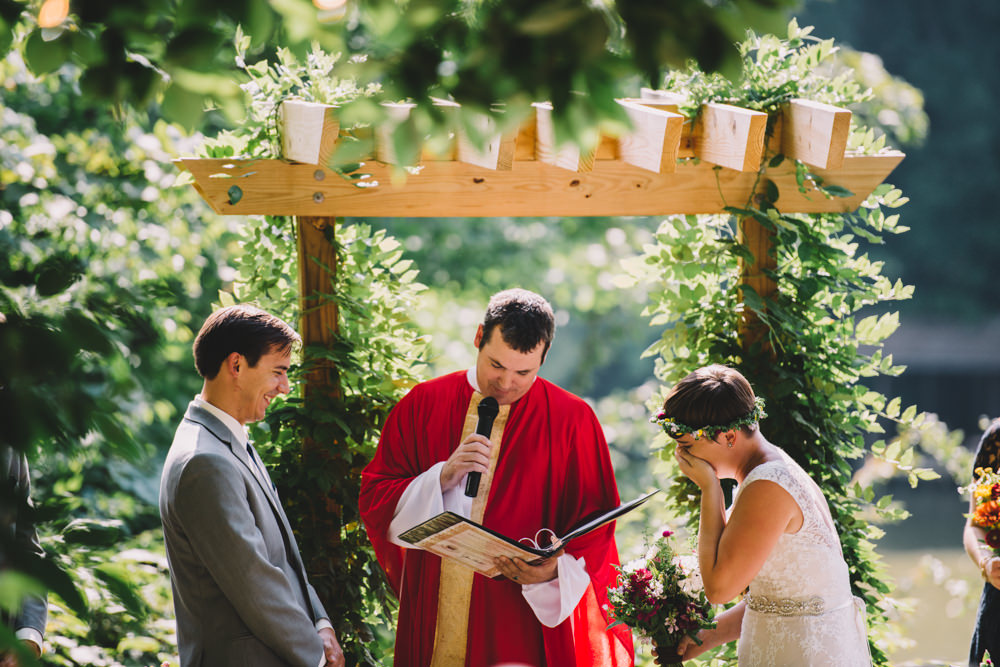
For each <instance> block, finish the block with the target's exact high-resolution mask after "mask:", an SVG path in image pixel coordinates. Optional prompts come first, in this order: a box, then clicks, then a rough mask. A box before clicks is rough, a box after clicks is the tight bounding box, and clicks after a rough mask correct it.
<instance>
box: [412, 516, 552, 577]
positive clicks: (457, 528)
mask: <svg viewBox="0 0 1000 667" xmlns="http://www.w3.org/2000/svg"><path fill="white" fill-rule="evenodd" d="M446 517H448V518H446ZM450 517H454V519H451V518H450ZM450 517H449V515H447V514H443V515H439V516H438V517H435V519H432V520H431V521H430V522H426V523H423V524H421V525H420V526H417V528H415V529H414V530H411V531H407V532H406V533H404V534H402V535H400V538H401V539H403V540H405V541H407V542H410V543H411V544H414V545H415V546H418V547H420V548H421V549H426V550H427V551H430V552H431V553H433V554H437V555H438V556H441V557H442V558H451V559H454V560H457V561H458V562H460V563H462V564H463V565H466V566H467V567H470V568H472V569H473V570H475V571H476V572H479V573H481V574H483V575H485V576H487V577H490V578H493V577H497V576H499V575H500V570H499V569H498V568H497V567H496V565H494V564H493V559H495V558H496V557H497V556H506V557H507V558H520V559H522V560H524V561H525V562H528V563H531V564H535V563H538V562H540V561H541V560H543V559H541V558H539V557H538V556H537V555H536V554H533V553H532V552H530V551H528V550H527V549H522V548H520V547H518V546H517V545H515V544H512V543H511V542H509V541H507V540H505V539H503V538H500V537H497V536H495V535H492V534H491V533H489V532H487V531H485V530H483V529H481V528H479V527H478V526H476V525H475V524H473V523H470V522H468V521H465V520H463V519H462V518H461V517H458V516H456V515H450ZM432 522H433V523H435V524H436V525H433V526H429V525H428V523H432ZM449 524H450V525H449ZM421 532H422V533H424V534H425V535H426V536H421V535H420V533H421ZM414 533H416V534H414ZM414 540H416V541H414Z"/></svg>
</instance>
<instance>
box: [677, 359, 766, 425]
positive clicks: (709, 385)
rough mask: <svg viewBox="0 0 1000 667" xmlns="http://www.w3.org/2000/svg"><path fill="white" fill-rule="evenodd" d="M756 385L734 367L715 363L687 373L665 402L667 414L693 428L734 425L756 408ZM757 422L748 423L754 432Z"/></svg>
mask: <svg viewBox="0 0 1000 667" xmlns="http://www.w3.org/2000/svg"><path fill="white" fill-rule="evenodd" d="M754 399H755V396H754V393H753V388H752V387H751V386H750V383H749V382H747V379H746V378H745V377H743V375H742V374H741V373H740V372H739V371H737V370H736V369H734V368H730V367H729V366H723V365H722V364H713V365H711V366H704V367H702V368H699V369H698V370H696V371H693V372H691V373H689V374H688V375H687V377H685V378H684V379H683V380H681V381H680V382H678V383H677V384H676V385H674V388H673V389H671V390H670V393H668V394H667V398H666V400H664V401H663V412H664V413H665V414H664V416H665V417H670V418H672V419H674V420H675V421H678V422H680V423H681V424H684V425H685V426H689V427H691V428H701V427H703V426H719V425H722V424H731V423H732V422H734V421H736V420H737V419H740V418H741V417H745V416H747V415H748V414H750V413H751V412H752V411H753V409H754V407H755V406H754ZM755 428H756V425H751V426H744V427H743V432H744V433H746V434H747V435H749V434H751V433H753V430H754V429H755Z"/></svg>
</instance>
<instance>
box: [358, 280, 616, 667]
mask: <svg viewBox="0 0 1000 667" xmlns="http://www.w3.org/2000/svg"><path fill="white" fill-rule="evenodd" d="M554 332H555V319H554V316H553V312H552V308H551V306H550V305H549V304H548V302H547V301H545V299H543V298H542V297H540V296H538V295H537V294H534V293H532V292H529V291H527V290H521V289H514V290H506V291H504V292H500V293H498V294H496V295H494V296H493V298H492V299H491V300H490V304H489V306H488V308H487V312H486V316H485V318H484V321H483V324H481V325H480V326H479V327H478V329H477V331H476V335H475V340H474V344H475V346H476V347H477V348H478V350H479V352H478V355H477V359H476V365H475V367H474V368H472V369H469V370H468V371H461V372H457V373H452V374H449V375H445V376H442V377H439V378H436V379H434V380H430V381H428V382H424V383H421V384H419V385H417V386H416V387H414V388H413V389H412V390H411V391H410V392H409V393H408V394H407V395H406V396H405V397H404V398H403V399H402V400H401V401H400V402H399V404H398V405H397V406H396V407H395V408H394V409H393V410H392V412H391V413H390V415H389V418H388V420H387V421H386V424H385V427H384V428H383V430H382V437H381V440H380V442H379V446H378V450H377V452H376V454H375V457H374V458H373V460H372V461H371V463H370V464H369V465H368V466H367V467H366V468H365V470H364V472H363V474H362V481H361V513H362V518H363V520H364V522H365V526H366V528H367V530H368V535H369V538H370V539H371V541H372V544H373V545H374V547H375V550H376V553H377V555H378V558H379V562H380V563H381V564H382V567H383V568H384V570H385V572H386V574H387V575H388V577H389V580H390V581H391V583H392V586H393V588H394V589H395V591H396V593H397V595H398V596H399V619H398V628H397V634H396V646H395V663H394V664H395V665H396V667H427V666H428V665H429V666H431V667H465V666H467V667H493V666H494V665H498V664H501V663H518V664H521V665H530V666H532V667H544V666H549V667H573V666H576V665H578V666H583V665H601V666H610V667H621V666H630V665H632V664H633V649H632V637H631V633H630V632H629V631H628V629H627V628H626V627H625V626H617V627H615V628H612V629H611V630H608V629H607V626H608V625H609V623H610V622H611V620H610V619H609V617H608V614H607V612H606V611H605V609H604V607H605V605H606V603H607V588H608V586H609V585H613V584H614V582H615V575H616V573H615V570H614V567H613V566H614V565H616V564H617V563H618V549H617V546H616V545H615V540H614V523H610V524H607V525H606V526H603V527H602V528H599V529H597V530H595V531H593V532H591V533H588V534H586V535H584V536H582V537H579V538H577V539H574V540H573V541H572V542H570V543H569V544H568V545H567V547H566V548H565V550H563V551H560V552H559V553H558V554H557V555H555V556H552V557H550V558H548V559H547V560H545V561H544V562H542V563H541V564H539V565H535V566H532V565H528V564H526V563H525V562H523V561H521V560H519V559H514V560H509V559H506V558H498V559H497V565H498V566H499V568H500V570H501V572H502V573H503V576H502V577H500V578H498V579H489V578H487V577H485V576H483V575H480V574H476V573H475V572H473V571H472V570H471V569H469V568H467V567H465V566H464V565H461V564H459V563H457V562H456V561H455V560H452V559H441V558H439V557H438V556H436V555H434V554H431V553H430V552H427V551H424V550H421V549H417V548H413V547H412V545H410V544H408V543H406V542H404V541H402V540H400V539H399V535H400V534H401V533H403V532H405V531H406V530H408V529H409V528H412V527H413V526H415V525H417V524H419V523H421V522H422V521H425V520H427V519H429V518H431V517H433V516H435V515H437V514H439V513H440V512H443V511H445V510H450V511H454V512H456V513H459V514H461V515H463V516H465V517H468V518H470V519H472V520H473V521H476V522H477V523H481V524H483V525H484V526H485V527H487V528H489V529H491V530H494V531H496V532H499V533H501V534H503V535H506V536H509V537H513V538H515V539H518V538H522V537H528V538H532V539H534V538H535V537H536V536H537V535H539V531H541V530H542V529H545V528H547V529H550V530H551V531H553V532H554V533H555V534H556V535H563V534H565V533H566V532H568V531H569V530H570V529H572V528H574V527H575V526H577V525H579V524H580V523H582V522H583V521H584V520H586V519H588V518H590V517H592V516H594V515H597V514H599V513H602V512H604V511H607V510H609V509H611V508H613V507H616V506H617V505H618V504H619V498H618V491H617V487H616V484H615V478H614V471H613V470H612V467H611V460H610V457H609V454H608V447H607V443H606V442H605V440H604V435H603V432H602V430H601V426H600V424H599V423H598V421H597V417H596V416H595V415H594V413H593V410H591V409H590V407H589V406H588V405H587V404H586V403H585V402H584V401H583V400H582V399H580V398H578V397H576V396H574V395H573V394H570V393H569V392H567V391H565V390H563V389H560V388H559V387H557V386H556V385H554V384H552V383H550V382H548V381H546V380H544V379H542V378H539V377H537V374H538V371H539V369H540V367H541V364H542V362H543V361H544V359H545V355H546V353H547V352H548V349H549V346H550V344H551V341H552V336H553V334H554ZM486 396H492V397H493V398H495V399H496V401H497V402H498V403H499V414H498V415H497V417H496V418H495V420H494V422H493V428H492V431H491V432H490V435H489V437H485V436H482V435H478V434H476V433H475V430H476V425H477V422H478V413H477V407H478V405H479V403H480V401H481V400H482V399H483V398H484V397H486ZM473 472H474V473H479V474H480V483H479V488H478V493H477V494H476V495H475V497H474V498H470V497H467V496H466V495H465V486H466V480H467V477H468V474H469V473H473Z"/></svg>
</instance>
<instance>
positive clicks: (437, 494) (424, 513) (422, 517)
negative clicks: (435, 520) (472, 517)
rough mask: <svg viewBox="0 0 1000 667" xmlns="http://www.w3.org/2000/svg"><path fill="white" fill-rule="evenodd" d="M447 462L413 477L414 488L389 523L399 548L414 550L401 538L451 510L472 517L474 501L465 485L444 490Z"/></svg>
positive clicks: (404, 492)
mask: <svg viewBox="0 0 1000 667" xmlns="http://www.w3.org/2000/svg"><path fill="white" fill-rule="evenodd" d="M443 467H444V461H440V462H438V463H435V464H434V465H432V466H431V467H430V468H428V469H427V470H425V471H424V472H422V473H420V474H419V475H417V476H416V477H414V478H413V481H412V482H410V485H409V486H408V487H406V490H405V491H403V495H402V496H400V497H399V502H398V503H396V511H395V513H394V514H393V515H392V521H391V522H389V533H388V535H387V537H388V538H389V541H390V542H392V543H393V544H396V545H398V546H401V547H404V548H407V549H414V548H416V547H414V546H413V545H412V544H410V543H409V542H404V541H403V540H400V539H399V535H400V534H401V533H405V532H406V531H408V530H409V529H410V528H413V527H414V526H416V525H418V524H421V523H423V522H424V521H427V519H430V518H431V517H435V516H437V515H438V514H440V513H441V512H444V511H449V512H454V513H455V514H460V515H461V516H464V517H468V516H469V513H470V512H471V510H472V498H468V497H466V495H465V482H464V480H463V481H462V483H461V484H458V485H456V486H455V487H454V488H451V489H448V490H447V491H444V492H442V491H441V468H443Z"/></svg>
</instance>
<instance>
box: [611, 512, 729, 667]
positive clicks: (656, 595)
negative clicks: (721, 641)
mask: <svg viewBox="0 0 1000 667" xmlns="http://www.w3.org/2000/svg"><path fill="white" fill-rule="evenodd" d="M672 534H673V533H672V532H671V531H669V530H666V531H664V532H663V535H662V536H661V537H659V538H657V540H656V541H655V542H654V543H653V544H652V545H651V546H650V547H649V549H648V551H647V553H646V556H645V558H641V559H638V560H635V561H632V562H630V563H628V564H626V565H625V566H624V567H620V568H618V571H619V577H618V586H616V587H614V588H609V589H608V601H609V603H610V611H611V613H612V615H613V616H614V619H615V621H614V623H612V624H611V626H610V627H614V626H615V625H619V624H621V623H624V624H625V625H628V626H629V627H630V628H632V630H633V631H634V632H636V634H638V635H639V637H640V638H646V639H648V640H651V641H652V643H653V644H654V645H655V646H656V649H657V655H658V657H659V660H660V664H662V665H671V664H680V661H681V660H680V656H678V655H677V646H678V644H680V642H681V640H682V639H683V638H684V637H685V636H687V637H691V638H692V639H694V640H695V641H696V642H698V643H699V644H700V643H701V642H700V641H698V639H697V634H698V631H699V630H701V629H703V628H714V627H715V622H714V621H713V620H712V618H713V617H714V615H715V614H714V611H713V609H712V605H711V604H709V602H708V600H707V599H706V598H705V591H704V588H703V586H702V583H701V573H700V572H699V571H698V559H697V557H696V556H693V555H691V556H678V555H676V554H675V553H674V550H673V549H672V548H671V546H670V543H669V542H668V538H669V537H670V536H671V535H672Z"/></svg>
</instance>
